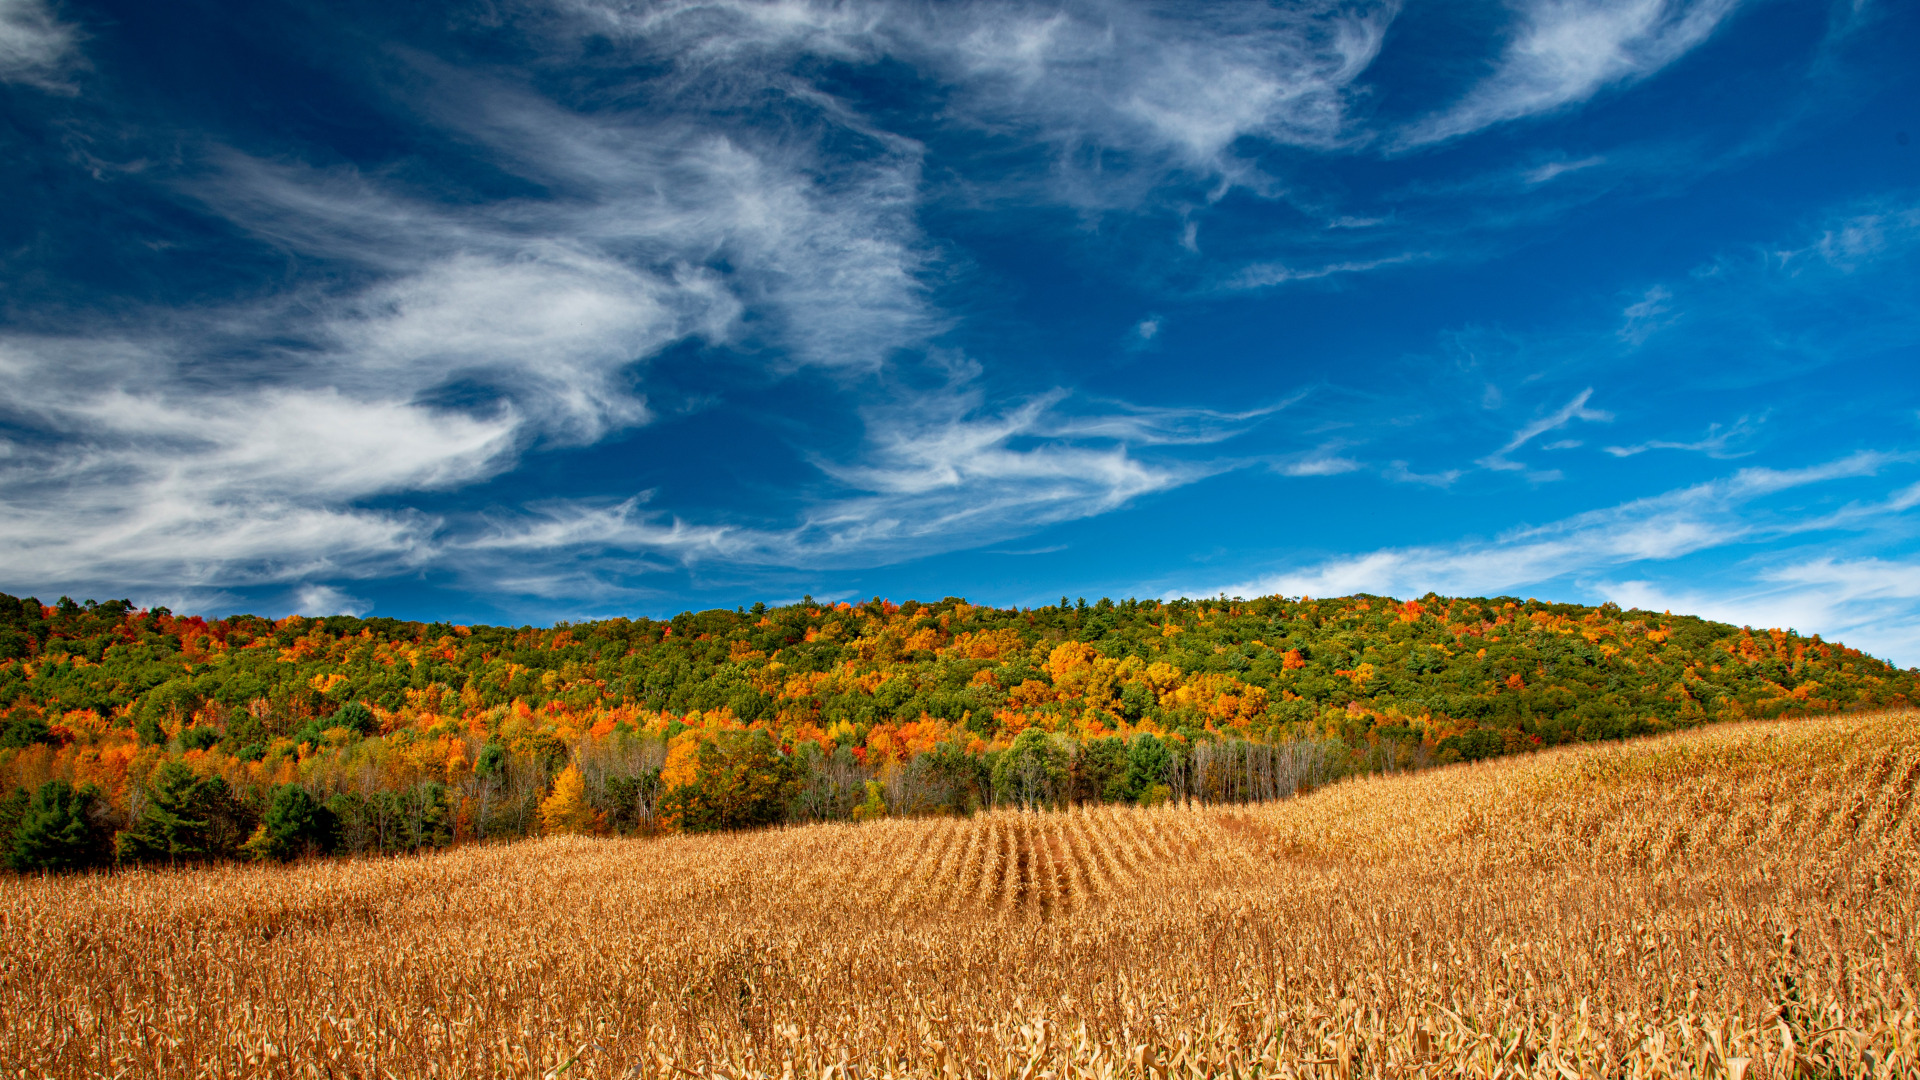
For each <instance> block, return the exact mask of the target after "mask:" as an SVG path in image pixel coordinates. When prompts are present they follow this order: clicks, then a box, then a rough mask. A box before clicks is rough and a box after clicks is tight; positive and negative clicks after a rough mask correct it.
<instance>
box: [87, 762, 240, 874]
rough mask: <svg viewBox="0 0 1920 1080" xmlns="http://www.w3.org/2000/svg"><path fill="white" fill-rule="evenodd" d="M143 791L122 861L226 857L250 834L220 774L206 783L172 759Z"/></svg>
mask: <svg viewBox="0 0 1920 1080" xmlns="http://www.w3.org/2000/svg"><path fill="white" fill-rule="evenodd" d="M141 791H142V793H143V794H144V795H145V805H144V806H142V807H141V809H140V813H139V815H138V816H137V817H136V818H135V819H134V823H133V827H132V828H130V829H128V830H127V831H126V832H123V833H121V834H120V837H119V840H118V843H117V845H116V847H117V854H118V855H119V857H120V858H121V859H123V860H137V861H147V860H155V859H166V860H168V861H173V860H176V859H199V858H205V857H209V856H217V855H225V854H228V853H229V852H231V851H232V850H233V849H234V848H235V847H237V846H238V844H239V839H240V836H243V835H245V831H244V829H243V828H242V826H243V825H244V814H243V812H242V810H241V808H240V807H239V806H238V805H237V803H236V800H235V799H234V798H233V793H232V792H231V791H230V790H229V789H228V788H227V782H226V781H225V780H224V779H222V778H220V777H218V776H209V777H207V778H206V779H204V780H203V779H201V778H200V777H199V775H198V774H196V773H195V772H194V771H193V770H192V769H191V768H188V767H187V766H186V765H185V764H184V763H182V762H178V761H169V762H165V763H163V764H162V765H161V766H160V767H159V768H157V769H155V770H154V771H153V774H152V775H151V776H149V777H147V782H146V784H145V785H144V786H143V787H142V789H141ZM236 833H237V834H239V835H236Z"/></svg>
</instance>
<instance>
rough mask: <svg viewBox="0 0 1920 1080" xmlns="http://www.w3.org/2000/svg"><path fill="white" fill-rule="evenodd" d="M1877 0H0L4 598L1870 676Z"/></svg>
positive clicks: (1891, 167) (1911, 439) (1918, 594)
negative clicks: (1281, 639)
mask: <svg viewBox="0 0 1920 1080" xmlns="http://www.w3.org/2000/svg"><path fill="white" fill-rule="evenodd" d="M1917 48H1920V10H1916V9H1915V8H1914V6H1913V5H1911V4H1901V3H1893V2H1890V0H1857V2H1842V3H1817V2H1804V3H1803V2H1789V0H1620V2H1602V0H1508V2H1502V3H1472V2H1448V3H1437V2H1424V3H1423V2H1410V3H1404V4H1396V3H1387V2H1366V0H1354V2H1319V0H1302V2H1298V3H1284V4H1275V5H1266V4H1261V3H1252V2H1236V3H1223V4H1207V3H1199V2H1187V3H1177V4H1165V5H1149V4H1141V3H1120V2H1110V3H1065V4H1044V3H1033V4H1028V3H1011V2H1008V3H963V2H947V3H933V4H912V3H886V2H861V0H849V2H844V3H826V2H818V3H814V2H806V0H782V2H767V3H753V2H740V0H733V2H715V3H613V2H603V0H558V2H553V3H537V2H525V3H519V2H506V0H502V2H497V3H492V4H463V5H453V6H448V7H441V6H437V5H434V4H431V3H419V4H377V5H376V4H356V3H333V4H325V5H321V4H307V5H303V4H289V3H276V2H271V0H269V2H256V3H249V4H216V3H192V2H188V3H180V4H166V5H156V4H136V3H123V4H115V3H82V2H64V3H51V4H50V3H47V2H45V0H0V144H3V145H0V589H4V590H6V591H8V592H13V593H16V594H27V593H32V594H37V595H40V596H41V597H42V598H43V599H50V598H52V597H53V596H56V595H59V594H61V593H68V594H71V595H74V596H76V597H82V598H84V597H88V596H96V597H101V598H107V597H121V596H128V597H131V598H133V599H135V600H136V601H140V602H143V603H165V604H168V605H170V606H172V607H174V608H175V609H176V610H180V611H198V612H204V613H208V614H224V613H228V612H233V611H243V610H245V611H253V612H256V613H259V614H267V615H279V614H284V613H288V612H293V611H301V612H306V613H323V612H325V613H332V612H353V613H363V614H380V615H394V616H399V617H405V618H436V619H440V618H446V619H455V620H472V621H492V622H499V621H507V622H513V623H519V622H528V621H531V622H546V621H550V620H553V619H560V618H583V617H591V616H596V615H608V614H649V615H660V614H668V613H672V612H675V611H679V610H683V609H686V608H700V607H711V606H729V607H731V606H734V605H736V604H742V603H751V602H753V601H755V600H767V601H773V602H777V601H784V600H791V599H795V598H798V597H799V596H801V595H802V594H811V595H813V596H815V597H817V598H828V599H842V598H855V597H868V596H875V595H881V596H887V597H891V598H893V599H896V600H898V599H905V598H907V597H921V598H938V597H941V596H946V595H960V596H966V597H969V598H971V599H973V600H975V601H976V602H983V603H994V604H1000V605H1006V604H1033V603H1045V602H1052V601H1054V600H1057V599H1058V598H1059V597H1060V596H1061V595H1063V594H1064V595H1067V596H1073V597H1078V596H1087V597H1098V596H1102V595H1108V596H1115V597H1120V596H1171V595H1218V594H1221V593H1226V594H1228V595H1247V596H1251V595H1255V594H1265V593H1275V592H1278V593H1285V594H1289V595H1300V594H1308V595H1330V594H1335V593H1348V592H1354V591H1369V592H1379V593H1390V594H1393V595H1400V596H1408V595H1418V594H1421V593H1424V592H1426V591H1427V590H1429V589H1432V590H1437V591H1440V592H1443V593H1467V594H1478V595H1497V594H1513V595H1520V596H1539V597H1542V598H1551V599H1558V600H1580V601H1589V602H1597V601H1600V600H1609V599H1610V600H1614V601H1617V602H1620V603H1622V604H1626V605H1639V606H1643V607H1651V608H1656V609H1660V608H1672V609H1673V610H1675V611H1688V612H1695V613H1700V614H1705V615H1709V616H1712V617H1717V618H1723V619H1727V620H1730V621H1734V622H1741V623H1751V624H1753V625H1756V626H1758V625H1779V626H1792V627H1794V628H1796V629H1799V630H1801V631H1803V632H1816V631H1817V632H1820V633H1824V634H1827V635H1829V636H1831V637H1838V638H1840V639H1842V640H1845V641H1848V642H1849V643H1853V644H1858V645H1860V646H1863V647H1865V648H1868V649H1869V650H1871V651H1874V652H1875V653H1877V654H1879V655H1883V656H1886V657H1888V658H1890V659H1893V660H1894V661H1896V662H1898V663H1901V664H1903V665H1910V664H1920V556H1917V555H1916V551H1915V546H1916V545H1915V542H1914V541H1915V533H1916V524H1917V523H1920V145H1915V137H1920V115H1916V105H1920V65H1916V64H1914V63H1913V56H1914V55H1915V52H1916V49H1917Z"/></svg>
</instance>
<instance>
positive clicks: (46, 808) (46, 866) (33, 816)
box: [7, 780, 106, 873]
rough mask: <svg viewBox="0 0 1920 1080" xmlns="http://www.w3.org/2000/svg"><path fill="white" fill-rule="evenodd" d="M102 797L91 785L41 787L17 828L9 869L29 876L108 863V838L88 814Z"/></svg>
mask: <svg viewBox="0 0 1920 1080" xmlns="http://www.w3.org/2000/svg"><path fill="white" fill-rule="evenodd" d="M99 796H100V791H99V789H98V788H95V787H94V786H93V785H91V784H89V785H86V786H85V787H81V788H75V787H74V786H73V785H72V784H69V783H67V782H66V781H65V780H49V781H47V782H46V783H44V784H42V785H40V790H39V791H37V792H35V793H34V796H33V802H32V803H31V804H30V805H29V806H28V807H27V810H26V813H24V814H23V815H21V817H20V823H19V825H18V826H16V827H15V828H14V831H13V845H12V848H11V850H9V851H8V852H7V865H9V866H11V867H13V868H14V869H15V870H18V871H20V872H22V873H26V872H28V871H34V870H43V871H44V870H79V869H82V868H84V867H88V866H95V865H98V864H99V863H101V862H103V861H105V856H106V843H105V837H104V835H103V832H102V830H101V829H100V828H99V827H98V826H96V825H95V824H94V823H93V820H92V818H91V816H90V815H89V813H88V811H90V810H92V809H93V804H94V802H95V800H97V799H98V798H99Z"/></svg>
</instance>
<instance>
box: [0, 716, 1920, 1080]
mask: <svg viewBox="0 0 1920 1080" xmlns="http://www.w3.org/2000/svg"><path fill="white" fill-rule="evenodd" d="M1916 781H1920V714H1915V713H1910V712H1909V713H1887V714H1878V715H1863V716H1847V717H1836V718H1824V719H1816V720H1800V721H1789V722H1778V723H1763V724H1744V725H1738V726H1723V727H1714V728H1708V729H1703V730H1696V731H1692V732H1688V733H1684V734H1679V735H1673V736H1667V737H1662V738H1657V739H1650V740H1643V741H1639V742H1633V743H1627V744H1617V745H1607V746H1585V747H1576V748H1568V749H1563V750H1557V751H1552V752H1548V753H1542V754H1538V755H1535V756H1531V757H1525V758H1516V759H1507V760H1503V761H1498V762H1492V763H1487V764H1483V765H1474V766H1460V767H1454V768H1448V769H1443V770H1437V771H1432V772H1428V773H1423V774H1418V775H1413V776H1402V777H1395V778H1384V779H1371V780H1359V781H1354V782H1349V783H1343V784H1339V785H1335V786H1333V787H1330V788H1327V789H1324V790H1321V791H1319V792H1317V793H1314V794H1312V795H1309V796H1306V797H1303V798H1299V799H1295V800H1291V801H1288V802H1282V803H1274V804H1267V805H1261V806H1245V807H1220V806H1214V807H1185V808H1180V807H1165V808H1157V809H1111V808H1089V809H1078V810H1074V811H1071V812H1065V813H1052V814H1030V813H1017V812H996V813H991V814H983V815H980V816H978V817H975V818H972V819H969V820H961V819H922V820H887V821H881V822H876V823H870V824H865V825H821V826H807V827H801V828H790V829H782V830H776V831H770V832H763V833H754V834H739V835H728V836H715V837H705V838H697V837H677V838H667V839H661V840H589V839H549V840H539V841H529V842H522V843H516V844H512V845H507V846H498V847H467V848H459V849H455V850H453V851H450V852H445V853H441V854H434V855H428V856H423V857H418V858H406V859H394V860H367V861H355V862H316V863H309V864H302V865H296V866H291V867H284V868H279V867H237V866H233V867H215V868H209V869H195V870H179V871H142V872H131V873H120V874H112V875H101V876H92V877H65V878H16V879H9V880H5V881H0V1018H3V1019H4V1021H5V1022H4V1024H3V1025H0V1071H4V1072H5V1073H6V1075H34V1076H39V1075H46V1076H165V1077H178V1076H197V1075H207V1076H335V1077H344V1076H369V1077H371V1076H388V1075H392V1076H438V1077H459V1076H472V1077H496V1076H529V1077H532V1076H559V1075H564V1076H567V1077H614V1076H623V1077H660V1078H666V1077H672V1076H676V1075H679V1076H685V1075H702V1076H725V1077H729V1078H741V1077H746V1076H768V1077H801V1076H804V1077H811V1078H825V1080H832V1078H836V1077H841V1076H861V1077H881V1076H975V1077H994V1078H1007V1080H1039V1078H1042V1077H1052V1078H1065V1077H1103V1078H1104V1077H1142V1078H1145V1077H1149V1076H1151V1077H1152V1078H1154V1080H1167V1078H1170V1077H1188V1076H1193V1077H1198V1076H1234V1077H1236V1078H1253V1077H1268V1076H1294V1077H1343V1078H1346V1077H1395V1076H1401V1077H1413V1076H1422V1077H1440V1076H1475V1077H1482V1076H1484V1077H1494V1076H1537V1077H1563V1076H1574V1077H1579V1076H1602V1075H1604V1076H1632V1077H1656V1076H1707V1077H1719V1076H1731V1077H1743V1078H1745V1080H1760V1078H1769V1080H1771V1078H1781V1077H1791V1076H1862V1077H1864V1076H1876V1077H1881V1076H1884V1077H1894V1076H1913V1075H1916V1074H1920V957H1917V956H1916V949H1920V901H1916V892H1920V889H1916V881H1915V869H1914V865H1915V863H1916V861H1917V860H1916V854H1917V853H1920V815H1917V814H1916V810H1915V807H1914V801H1915V793H1916V792H1915V788H1916Z"/></svg>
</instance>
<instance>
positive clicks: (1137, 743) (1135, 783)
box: [1125, 734, 1173, 802]
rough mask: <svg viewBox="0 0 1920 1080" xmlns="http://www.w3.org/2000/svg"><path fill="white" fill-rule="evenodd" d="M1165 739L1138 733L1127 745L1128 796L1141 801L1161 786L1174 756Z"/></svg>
mask: <svg viewBox="0 0 1920 1080" xmlns="http://www.w3.org/2000/svg"><path fill="white" fill-rule="evenodd" d="M1172 756H1173V755H1172V753H1171V751H1170V750H1169V749H1168V748H1167V744H1166V742H1165V740H1163V739H1161V738H1160V737H1159V736H1158V735H1153V734H1142V735H1136V736H1134V738H1133V742H1131V743H1129V744H1128V745H1127V778H1126V787H1125V790H1126V797H1127V798H1128V799H1130V800H1133V801H1136V802H1137V801H1139V800H1140V799H1141V798H1143V797H1145V796H1146V795H1147V793H1148V792H1150V791H1152V790H1153V789H1154V788H1155V787H1157V786H1159V785H1160V783H1161V781H1162V778H1163V777H1165V776H1166V773H1167V762H1168V761H1169V760H1170V759H1171V758H1172Z"/></svg>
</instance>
